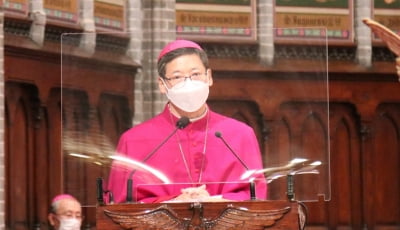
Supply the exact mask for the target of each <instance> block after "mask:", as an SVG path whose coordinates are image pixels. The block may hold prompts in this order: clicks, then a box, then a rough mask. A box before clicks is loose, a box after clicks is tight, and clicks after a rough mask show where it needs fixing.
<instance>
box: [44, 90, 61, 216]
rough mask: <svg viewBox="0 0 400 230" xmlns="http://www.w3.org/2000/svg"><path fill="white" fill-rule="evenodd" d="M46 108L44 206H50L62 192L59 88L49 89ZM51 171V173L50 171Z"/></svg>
mask: <svg viewBox="0 0 400 230" xmlns="http://www.w3.org/2000/svg"><path fill="white" fill-rule="evenodd" d="M46 108H47V114H48V129H49V130H48V137H47V146H48V151H49V155H48V159H47V167H48V169H49V173H48V175H47V177H48V181H49V185H48V186H49V187H48V196H47V199H48V200H47V203H46V204H45V206H46V207H49V206H50V202H51V198H52V197H54V196H56V195H57V194H60V193H62V192H63V180H62V171H61V168H62V166H61V165H62V164H61V162H63V160H62V149H61V143H62V142H61V141H62V132H61V131H62V130H61V124H62V123H61V116H62V113H61V88H60V87H57V86H56V87H54V88H52V89H51V90H50V92H49V96H48V98H47V101H46ZM50 172H51V173H50ZM46 213H47V212H46Z"/></svg>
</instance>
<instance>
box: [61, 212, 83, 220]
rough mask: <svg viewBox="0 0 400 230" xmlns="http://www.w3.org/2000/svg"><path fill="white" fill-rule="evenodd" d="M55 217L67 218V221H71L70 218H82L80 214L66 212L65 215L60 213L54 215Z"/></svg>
mask: <svg viewBox="0 0 400 230" xmlns="http://www.w3.org/2000/svg"><path fill="white" fill-rule="evenodd" d="M56 216H61V217H64V218H67V219H72V218H75V219H78V220H82V219H83V216H82V215H81V214H80V213H75V214H74V213H70V212H67V213H62V214H56Z"/></svg>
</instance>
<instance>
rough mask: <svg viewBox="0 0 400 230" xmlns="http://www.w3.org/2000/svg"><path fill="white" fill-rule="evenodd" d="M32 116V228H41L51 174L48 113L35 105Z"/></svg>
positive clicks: (44, 222) (40, 106)
mask: <svg viewBox="0 0 400 230" xmlns="http://www.w3.org/2000/svg"><path fill="white" fill-rule="evenodd" d="M37 106H38V108H37V109H35V110H36V111H35V113H36V114H34V118H33V119H34V122H35V123H34V124H33V125H34V127H33V129H34V133H33V137H32V138H33V140H34V148H33V150H34V153H35V154H34V155H33V156H32V158H33V159H32V163H33V164H32V166H33V172H34V173H33V175H34V180H33V181H34V185H33V187H34V189H33V191H34V192H33V194H34V195H33V197H32V201H33V203H34V208H33V210H32V211H33V213H32V214H33V221H34V223H33V225H34V228H41V227H42V226H46V225H47V212H48V210H49V208H48V205H47V204H48V198H47V197H48V196H49V193H48V192H49V185H50V183H49V178H48V175H49V174H51V173H52V171H49V167H48V165H49V162H48V159H49V155H50V152H49V145H48V143H49V127H48V124H49V119H48V113H47V110H46V108H45V105H44V104H43V103H40V104H38V105H37Z"/></svg>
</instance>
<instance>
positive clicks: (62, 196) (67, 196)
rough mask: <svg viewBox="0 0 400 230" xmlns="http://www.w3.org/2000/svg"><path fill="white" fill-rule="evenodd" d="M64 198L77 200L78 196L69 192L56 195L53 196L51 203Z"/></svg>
mask: <svg viewBox="0 0 400 230" xmlns="http://www.w3.org/2000/svg"><path fill="white" fill-rule="evenodd" d="M63 199H73V200H76V198H75V197H73V196H72V195H69V194H60V195H57V196H55V197H54V198H53V200H52V201H51V203H54V202H56V201H59V200H63Z"/></svg>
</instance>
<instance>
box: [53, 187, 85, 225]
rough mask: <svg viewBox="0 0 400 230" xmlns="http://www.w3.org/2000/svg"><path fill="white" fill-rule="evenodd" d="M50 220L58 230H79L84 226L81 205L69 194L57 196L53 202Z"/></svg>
mask: <svg viewBox="0 0 400 230" xmlns="http://www.w3.org/2000/svg"><path fill="white" fill-rule="evenodd" d="M48 220H49V223H50V225H51V226H52V228H53V229H56V230H79V229H80V228H81V224H82V207H81V204H80V203H79V201H78V200H77V199H76V198H75V197H73V196H71V195H69V194H60V195H57V196H55V197H54V198H53V200H52V202H51V206H50V213H49V215H48Z"/></svg>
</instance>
